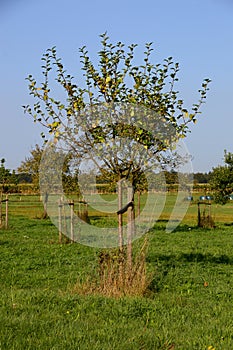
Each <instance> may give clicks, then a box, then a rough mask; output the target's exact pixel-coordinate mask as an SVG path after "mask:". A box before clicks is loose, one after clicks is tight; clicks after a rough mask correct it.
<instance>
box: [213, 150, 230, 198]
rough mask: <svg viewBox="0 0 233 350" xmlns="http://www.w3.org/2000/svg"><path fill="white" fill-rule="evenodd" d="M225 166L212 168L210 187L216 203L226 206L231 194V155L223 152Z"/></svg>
mask: <svg viewBox="0 0 233 350" xmlns="http://www.w3.org/2000/svg"><path fill="white" fill-rule="evenodd" d="M224 162H225V165H223V166H218V167H216V168H213V171H212V172H211V178H210V186H211V189H212V191H213V192H214V199H215V201H216V203H220V204H226V203H227V202H228V200H229V196H230V195H231V194H232V193H233V153H231V152H227V151H226V150H225V151H224Z"/></svg>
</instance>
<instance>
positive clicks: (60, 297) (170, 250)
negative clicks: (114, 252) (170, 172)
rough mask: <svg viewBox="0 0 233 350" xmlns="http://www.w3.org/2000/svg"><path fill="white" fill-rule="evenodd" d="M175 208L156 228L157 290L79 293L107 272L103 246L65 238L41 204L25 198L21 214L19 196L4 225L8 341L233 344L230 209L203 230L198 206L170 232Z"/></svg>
mask: <svg viewBox="0 0 233 350" xmlns="http://www.w3.org/2000/svg"><path fill="white" fill-rule="evenodd" d="M22 200H23V199H21V202H22ZM169 200H170V205H172V198H168V204H169ZM32 201H34V199H32ZM14 204H17V203H14ZM18 205H19V204H18ZM229 205H230V204H229ZM25 206H26V204H25ZM167 208H168V209H166V210H167V213H166V212H165V213H164V217H162V218H161V220H160V221H158V222H157V224H156V226H155V228H154V229H153V230H152V231H151V232H150V234H149V251H148V256H147V264H148V270H149V271H151V272H153V273H154V279H153V282H152V284H151V286H150V292H148V294H147V295H146V296H145V297H130V298H129V297H122V298H120V299H113V298H105V297H102V296H85V295H84V296H83V295H77V294H75V293H74V292H73V289H74V286H75V283H76V282H77V280H80V281H85V279H86V277H88V276H92V275H95V274H96V273H97V268H98V266H97V255H98V250H96V249H93V248H89V247H85V246H81V245H79V244H62V245H60V244H58V243H57V242H58V233H57V229H56V227H54V226H53V225H52V224H51V223H50V221H49V220H39V219H36V218H35V217H37V216H38V217H39V216H40V214H41V212H42V207H41V206H40V207H39V208H38V207H37V211H35V210H34V209H35V208H33V210H32V211H29V210H28V208H24V207H23V205H19V206H18V210H17V207H16V206H15V212H14V215H13V214H12V213H13V203H12V210H11V212H10V220H9V229H8V230H4V229H2V230H0V287H1V294H0V349H1V350H12V349H13V350H21V349H22V350H27V349H33V350H35V349H36V350H37V349H43V350H47V349H48V350H52V349H54V350H56V349H57V350H58V349H59V350H60V349H67V350H70V349H80V350H85V349H93V350H105V349H106V350H107V349H108V350H112V349H114V350H115V349H116V350H118V349H119V350H120V349H121V350H131V349H132V350H146V349H148V350H150V349H151V350H156V349H158V350H159V349H161V350H167V349H175V350H176V349H179V350H192V349H193V350H199V349H200V350H201V349H203V350H204V349H207V348H208V346H210V345H212V346H213V347H214V348H215V349H216V350H218V349H223V350H231V349H233V308H232V305H233V288H232V286H233V274H232V268H233V240H232V234H233V226H231V225H230V214H229V222H228V225H224V224H221V223H219V224H218V228H216V229H214V230H203V229H197V228H196V227H195V220H194V221H192V220H191V219H190V218H192V213H194V212H195V211H196V209H195V208H194V205H191V206H190V208H189V210H190V212H189V213H188V215H190V216H188V217H187V218H186V221H185V222H184V223H183V224H182V225H181V226H179V227H178V228H177V229H176V231H174V232H172V233H166V232H165V231H164V227H165V224H166V215H167V214H168V212H169V205H168V207H167ZM231 208H232V207H231ZM221 210H222V208H221ZM16 213H17V214H18V215H16ZM229 213H230V211H229ZM22 214H23V215H22ZM33 217H34V218H33ZM231 220H232V214H231ZM232 221H233V220H232ZM134 244H135V246H137V245H138V242H135V243H134Z"/></svg>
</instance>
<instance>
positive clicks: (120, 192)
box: [118, 179, 124, 251]
mask: <svg viewBox="0 0 233 350" xmlns="http://www.w3.org/2000/svg"><path fill="white" fill-rule="evenodd" d="M122 181H123V179H121V180H119V181H118V210H121V209H122ZM122 226H123V220H122V214H121V213H119V214H118V240H119V248H120V251H122V250H123V243H124V242H123V227H122Z"/></svg>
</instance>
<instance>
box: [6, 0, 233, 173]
mask: <svg viewBox="0 0 233 350" xmlns="http://www.w3.org/2000/svg"><path fill="white" fill-rule="evenodd" d="M105 31H107V32H108V34H109V36H110V38H111V41H113V42H115V41H122V42H124V43H125V44H131V43H138V44H139V48H138V49H137V51H136V52H138V58H139V59H140V55H141V54H142V52H143V49H144V47H143V45H144V43H145V42H150V41H153V42H154V48H155V53H154V56H153V57H154V61H155V62H161V60H162V59H163V58H166V57H169V56H172V57H173V58H174V60H175V61H176V62H179V63H180V69H181V70H180V73H179V79H180V81H179V86H178V89H179V91H180V95H181V98H183V99H184V100H185V101H186V105H187V106H188V107H189V106H191V104H192V103H193V102H196V101H197V99H198V93H197V91H198V89H199V88H200V86H201V82H202V80H203V79H204V78H207V77H208V78H210V79H211V80H212V83H211V86H210V88H211V89H210V91H209V94H208V98H207V102H206V104H205V106H204V107H203V108H202V112H203V113H202V115H201V116H200V117H199V121H198V123H197V124H196V125H195V126H193V128H192V133H191V134H189V136H188V138H187V140H186V141H185V142H186V144H187V146H188V148H189V151H190V153H191V154H192V155H193V157H194V160H193V166H194V171H195V172H197V171H203V172H207V171H209V170H211V169H212V167H214V166H216V165H218V164H221V163H222V158H223V151H224V149H227V150H228V151H231V152H233V113H232V101H233V0H188V1H187V0H176V1H174V0H166V1H161V0H160V1H157V0H144V1H138V0H118V1H114V2H113V1H109V0H108V1H107V0H98V1H94V0H88V1H79V0H40V1H33V0H1V1H0V33H1V36H0V60H1V65H0V77H1V81H0V98H1V105H0V121H1V123H0V158H3V157H4V158H5V159H6V166H7V167H8V168H11V169H16V168H17V167H18V166H19V164H20V162H21V161H22V160H24V158H25V157H26V156H28V155H29V152H30V150H31V149H32V148H33V147H34V146H35V144H36V143H41V137H40V128H39V125H37V124H34V123H33V121H32V120H31V119H30V117H28V116H26V115H24V113H23V109H22V107H21V106H22V105H24V104H27V103H29V102H31V99H30V97H29V95H28V90H27V83H26V81H25V77H26V76H27V75H28V74H32V75H34V76H35V77H38V78H39V80H40V72H41V70H40V66H41V61H40V58H41V56H42V54H43V53H44V52H45V51H46V49H47V48H50V47H52V46H57V50H58V53H59V56H60V57H62V58H63V62H64V63H65V66H66V69H67V70H68V71H69V72H70V73H71V74H73V75H77V76H78V75H80V66H79V54H78V48H79V47H81V46H83V45H87V47H88V48H89V51H90V53H91V55H92V57H93V59H94V60H95V57H96V52H97V51H98V50H99V37H98V36H99V34H101V33H103V32H105Z"/></svg>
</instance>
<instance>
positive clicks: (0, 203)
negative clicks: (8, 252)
mask: <svg viewBox="0 0 233 350" xmlns="http://www.w3.org/2000/svg"><path fill="white" fill-rule="evenodd" d="M1 227H2V194H1V195H0V228H1Z"/></svg>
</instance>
